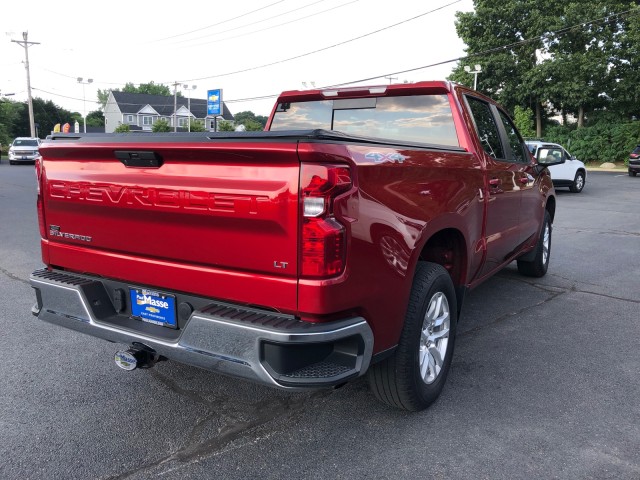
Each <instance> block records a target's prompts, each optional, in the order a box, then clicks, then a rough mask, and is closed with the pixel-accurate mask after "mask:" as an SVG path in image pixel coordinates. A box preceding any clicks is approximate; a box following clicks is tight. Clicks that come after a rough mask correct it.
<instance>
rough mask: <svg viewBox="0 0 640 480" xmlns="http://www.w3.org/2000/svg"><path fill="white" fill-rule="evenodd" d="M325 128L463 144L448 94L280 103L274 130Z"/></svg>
mask: <svg viewBox="0 0 640 480" xmlns="http://www.w3.org/2000/svg"><path fill="white" fill-rule="evenodd" d="M313 129H324V130H334V131H339V132H343V133H346V134H349V135H354V136H361V137H370V138H379V139H385V140H395V141H401V142H411V143H426V144H435V145H446V146H452V147H458V146H460V143H459V141H458V136H457V133H456V128H455V123H454V121H453V114H452V112H451V106H450V105H449V99H448V98H447V95H411V96H399V97H374V98H353V99H351V98H345V99H334V100H318V101H310V102H291V103H279V104H278V106H277V108H276V112H275V114H274V117H273V121H272V123H271V130H272V131H275V130H313Z"/></svg>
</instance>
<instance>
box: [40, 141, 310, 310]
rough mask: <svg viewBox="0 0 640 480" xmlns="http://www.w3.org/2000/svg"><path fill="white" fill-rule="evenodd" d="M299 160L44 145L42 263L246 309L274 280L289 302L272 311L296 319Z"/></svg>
mask: <svg viewBox="0 0 640 480" xmlns="http://www.w3.org/2000/svg"><path fill="white" fill-rule="evenodd" d="M296 148H297V142H295V141H289V142H286V141H285V142H282V141H281V142H278V143H277V144H274V143H269V142H263V141H256V142H251V141H242V142H240V141H227V142H216V143H214V142H208V143H206V142H195V143H186V142H168V141H167V142H152V143H149V142H144V141H143V142H140V143H136V142H135V141H123V142H122V143H120V144H119V143H114V142H113V140H111V143H109V144H108V145H105V144H100V143H99V141H95V142H94V143H91V142H82V143H74V142H73V140H66V141H60V142H57V141H56V142H46V143H45V144H44V145H43V147H42V149H41V154H42V156H43V172H44V177H43V178H44V182H43V185H42V188H43V200H44V221H45V223H46V225H45V232H46V234H47V236H48V239H46V240H44V245H43V247H45V248H44V255H45V256H47V255H48V260H49V262H50V264H52V265H56V266H59V267H63V268H68V269H70V270H74V269H75V268H76V267H75V265H76V262H75V261H74V258H81V257H82V262H78V265H87V264H86V263H85V262H86V261H87V260H88V261H90V262H91V264H92V265H93V267H92V273H97V274H100V275H105V276H111V277H115V278H118V277H119V278H123V279H124V278H126V279H127V280H128V281H138V282H141V283H144V284H150V285H153V286H156V287H161V288H167V289H174V290H182V291H189V292H193V293H199V294H202V295H206V296H211V297H216V296H221V297H224V298H228V299H234V300H238V301H247V302H249V301H251V302H255V300H256V292H255V291H253V290H255V289H256V288H257V289H259V288H260V281H259V280H260V276H265V277H269V278H270V279H271V280H272V281H271V282H270V283H269V284H270V285H271V287H270V289H271V291H270V292H265V294H273V293H275V292H273V291H272V290H273V288H274V287H273V285H274V282H273V277H276V278H278V279H281V280H282V281H281V282H275V284H276V285H281V286H282V288H283V289H285V290H286V292H285V291H282V292H277V293H278V294H279V295H280V297H281V298H282V300H281V302H282V305H279V306H280V307H281V308H285V309H288V308H290V309H294V308H295V306H296V305H295V291H296V276H297V257H298V255H297V241H298V240H297V236H298V211H299V207H298V182H299V168H300V167H299V161H298V156H297V152H296ZM127 159H129V160H130V161H128V160H127ZM147 159H156V160H155V161H156V162H157V163H156V164H154V165H153V166H149V165H146V164H145V162H146V160H147ZM151 161H152V162H153V160H151ZM127 163H128V164H129V166H127V165H125V164H127ZM139 165H145V166H139ZM141 262H143V263H144V268H139V267H141V266H142V263H141ZM116 265H117V267H116ZM150 265H151V266H152V265H155V268H153V267H152V268H150V267H149V266H150ZM125 266H126V267H125ZM122 268H126V271H118V270H121V269H122ZM230 290H233V292H231V291H230ZM258 297H260V295H258ZM249 299H251V300H249Z"/></svg>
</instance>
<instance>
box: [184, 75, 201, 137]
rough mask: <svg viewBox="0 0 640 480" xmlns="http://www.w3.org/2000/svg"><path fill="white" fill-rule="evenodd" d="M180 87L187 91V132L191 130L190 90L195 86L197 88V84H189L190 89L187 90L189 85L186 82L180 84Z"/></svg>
mask: <svg viewBox="0 0 640 480" xmlns="http://www.w3.org/2000/svg"><path fill="white" fill-rule="evenodd" d="M182 88H184V89H185V90H186V91H187V110H189V119H188V123H187V124H188V126H189V130H188V131H189V132H191V90H195V89H196V88H198V86H197V85H191V90H189V85H187V84H186V83H185V84H184V85H182Z"/></svg>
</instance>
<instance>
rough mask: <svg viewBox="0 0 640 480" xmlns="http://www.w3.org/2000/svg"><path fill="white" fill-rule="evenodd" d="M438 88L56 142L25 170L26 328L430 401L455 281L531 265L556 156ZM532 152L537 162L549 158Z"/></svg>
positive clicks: (472, 97)
mask: <svg viewBox="0 0 640 480" xmlns="http://www.w3.org/2000/svg"><path fill="white" fill-rule="evenodd" d="M537 153H538V155H537V159H535V158H534V157H532V156H531V154H530V153H529V151H528V150H527V148H526V146H525V144H524V142H523V140H522V138H521V136H520V134H519V133H518V131H517V129H516V128H515V126H514V124H513V123H512V121H511V120H510V118H509V117H508V115H507V114H506V113H505V111H504V110H503V109H501V107H500V106H498V105H497V104H496V103H494V102H493V101H492V100H490V99H489V98H486V97H485V96H483V95H481V94H479V93H477V92H475V91H472V90H469V89H466V88H464V87H462V86H460V85H456V84H453V83H449V82H420V83H414V84H402V85H388V86H374V87H355V88H344V89H341V88H339V89H324V90H309V91H290V92H284V93H282V94H281V95H280V96H279V98H278V100H277V102H276V104H275V106H274V108H273V111H272V114H271V116H270V118H269V121H268V123H267V127H266V129H265V131H263V132H220V133H210V132H207V133H191V134H186V133H185V134H174V133H166V134H148V133H145V134H102V135H95V134H53V135H51V136H49V137H48V138H47V139H46V140H45V141H44V142H43V143H42V145H41V147H40V155H41V157H40V158H39V159H38V160H37V162H36V176H37V184H38V194H37V212H38V220H39V227H40V235H41V237H42V240H41V245H42V259H43V262H44V264H45V265H46V267H45V268H44V269H42V270H38V271H36V272H34V273H33V274H32V275H31V284H32V286H33V288H34V289H35V294H36V300H37V301H36V304H35V305H34V307H33V314H34V315H36V316H38V317H39V318H40V319H41V320H44V321H46V322H51V323H53V324H56V325H60V326H63V327H67V328H69V329H72V330H76V331H78V332H82V333H85V334H88V335H92V336H94V337H99V338H102V339H104V340H107V341H109V342H114V343H119V344H123V345H124V346H123V347H122V348H121V349H120V350H119V351H118V352H117V353H116V354H115V361H116V363H117V364H118V365H119V366H120V367H121V368H124V369H126V370H131V369H133V368H136V367H142V368H149V367H151V366H153V365H154V364H155V363H156V362H158V361H161V360H166V359H172V360H175V361H178V362H182V363H185V364H190V365H194V366H197V367H201V368H204V369H207V370H211V371H214V372H218V373H222V374H226V375H231V376H235V377H241V378H244V379H248V380H252V381H255V382H259V383H262V384H265V385H270V386H273V387H278V388H281V389H290V390H301V389H311V388H321V387H336V386H340V385H342V384H344V383H346V382H347V381H349V380H351V379H354V378H357V377H359V376H362V375H364V374H367V376H368V380H369V383H370V386H371V389H372V390H373V392H374V394H375V395H376V397H377V398H378V399H380V400H381V401H383V402H386V403H387V404H389V405H392V406H395V407H399V408H403V409H407V410H413V411H415V410H420V409H423V408H425V407H427V406H428V405H429V404H430V403H431V402H433V401H434V400H435V399H436V398H437V397H438V395H439V394H440V392H441V390H442V388H443V386H444V383H445V380H446V377H447V372H448V370H449V366H450V365H451V359H452V355H453V349H454V342H455V334H456V325H457V322H458V318H459V315H460V311H461V307H462V304H463V299H464V296H465V292H467V291H468V290H469V289H472V288H474V287H475V286H477V285H478V284H480V283H481V282H483V281H484V280H486V279H487V278H489V277H491V276H492V275H493V274H495V273H496V272H498V271H499V270H500V269H502V268H503V267H505V266H506V265H507V264H509V263H510V262H512V261H514V260H515V261H517V266H518V269H519V271H520V272H521V273H523V274H525V275H531V276H536V277H538V276H542V275H544V274H545V273H546V271H547V267H548V264H549V254H550V247H551V229H552V222H553V218H554V213H555V210H556V200H555V192H554V189H553V185H552V182H551V178H550V176H549V171H548V169H547V168H546V166H548V165H551V164H553V162H554V161H555V157H554V156H553V155H552V153H553V151H552V149H545V148H541V149H539V151H538V152H537ZM547 161H549V163H546V162H547Z"/></svg>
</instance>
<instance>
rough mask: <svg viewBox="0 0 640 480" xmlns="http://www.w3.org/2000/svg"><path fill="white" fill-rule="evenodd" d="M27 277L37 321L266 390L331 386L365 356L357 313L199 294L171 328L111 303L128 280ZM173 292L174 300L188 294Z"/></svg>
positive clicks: (369, 339) (365, 329)
mask: <svg viewBox="0 0 640 480" xmlns="http://www.w3.org/2000/svg"><path fill="white" fill-rule="evenodd" d="M30 280H31V285H32V286H33V287H34V289H35V290H36V297H37V304H36V306H34V309H33V313H34V315H36V316H37V317H38V318H39V319H41V320H43V321H46V322H49V323H53V324H55V325H59V326H62V327H66V328H69V329H71V330H76V331H78V332H81V333H85V334H88V335H91V336H94V337H98V338H102V339H104V340H107V341H110V342H115V343H123V344H128V345H132V344H143V345H144V346H145V347H146V348H148V349H152V350H153V351H155V352H156V353H157V354H159V355H161V356H163V357H166V358H168V359H172V360H175V361H177V362H180V363H185V364H189V365H194V366H197V367H200V368H204V369H206V370H211V371H214V372H219V373H222V374H226V375H231V376H235V377H241V378H245V379H248V380H251V381H254V382H258V383H261V384H265V385H269V386H272V387H278V388H283V389H306V388H318V387H327V386H333V385H338V384H341V383H344V382H346V381H347V380H349V379H352V378H355V377H358V376H360V375H362V374H363V373H364V372H365V371H366V370H367V368H368V367H369V363H370V361H371V355H372V350H373V334H372V331H371V328H370V327H369V325H368V324H367V322H366V321H365V320H364V319H363V318H360V317H355V318H348V319H344V320H340V321H335V322H330V323H322V324H315V323H309V322H303V321H300V320H298V319H296V318H295V317H293V316H289V315H282V314H279V313H273V312H269V311H264V310H259V309H256V308H247V307H241V306H238V305H231V304H226V303H222V302H217V301H213V300H208V299H199V301H197V300H196V301H195V302H192V303H194V306H195V308H194V310H193V311H192V312H191V313H190V315H188V317H187V316H185V318H184V320H183V321H181V322H179V328H178V329H177V330H173V329H168V328H165V327H160V326H156V325H150V324H147V323H144V322H140V321H139V320H134V319H132V318H131V317H130V315H129V314H128V313H127V309H126V306H123V305H122V304H118V303H117V302H116V303H114V297H113V291H114V288H116V287H121V288H125V289H126V288H129V285H127V284H124V283H123V284H119V283H118V282H115V281H111V280H105V279H100V278H95V277H90V276H85V275H76V274H68V273H66V272H57V271H47V270H38V271H36V272H34V273H33V274H32V275H31V278H30ZM176 295H177V297H178V301H182V300H185V299H186V300H190V299H194V298H195V297H185V296H184V295H182V294H176ZM116 305H117V307H116ZM116 308H118V309H119V310H120V313H118V312H117V311H116ZM129 312H130V310H129Z"/></svg>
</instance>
